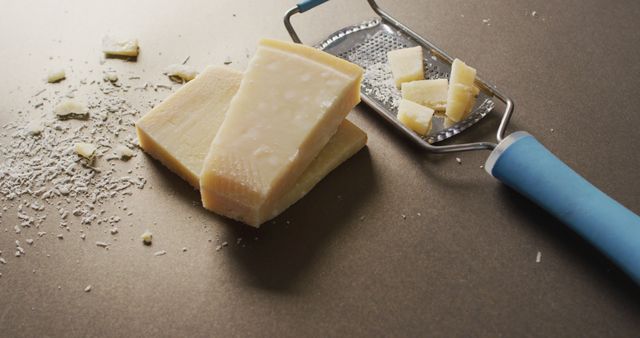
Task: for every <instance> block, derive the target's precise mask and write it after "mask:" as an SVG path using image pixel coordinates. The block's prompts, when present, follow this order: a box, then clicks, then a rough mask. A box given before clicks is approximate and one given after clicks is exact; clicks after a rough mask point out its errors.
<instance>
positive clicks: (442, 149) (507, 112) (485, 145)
mask: <svg viewBox="0 0 640 338" xmlns="http://www.w3.org/2000/svg"><path fill="white" fill-rule="evenodd" d="M325 1H326V0H325ZM322 2H324V1H322ZM367 2H368V3H369V6H370V7H371V9H372V10H373V11H374V12H375V13H376V14H377V15H379V16H380V19H381V20H382V21H383V22H384V23H386V24H388V25H391V26H393V27H394V28H396V29H397V30H399V31H401V32H403V33H405V34H407V35H408V36H409V37H411V38H413V39H414V40H415V41H416V42H418V44H420V45H421V46H422V47H423V48H428V49H429V50H432V51H434V52H435V53H437V54H438V56H440V57H441V58H443V59H444V60H445V61H446V62H448V63H449V64H451V63H453V58H452V57H451V56H449V54H447V53H445V52H444V51H443V50H442V49H440V48H438V47H437V46H436V45H434V44H433V43H431V42H429V41H428V40H426V39H424V38H423V37H421V36H420V35H418V34H417V33H415V32H414V31H412V30H411V29H409V28H408V27H407V26H405V25H403V24H402V23H400V22H399V21H398V20H396V19H394V18H393V17H392V16H391V15H389V14H388V13H387V12H385V11H384V10H383V9H382V8H380V6H378V4H377V3H376V2H375V0H367ZM309 9H310V8H309ZM304 11H306V9H305V10H301V9H300V7H299V6H296V7H293V8H291V9H290V10H288V11H287V13H286V14H285V16H284V25H285V27H286V29H287V31H288V32H289V35H290V36H291V39H292V40H293V41H294V42H296V43H302V41H300V38H299V37H298V34H297V33H296V31H295V29H294V28H293V26H292V25H291V17H292V16H293V15H295V14H298V13H302V12H304ZM476 84H479V85H480V88H482V89H483V90H486V91H487V92H488V93H489V94H491V95H493V97H495V98H497V99H498V100H500V101H501V102H502V103H503V104H504V107H505V108H504V111H503V113H502V119H501V120H500V125H499V126H498V130H497V133H496V139H497V141H498V142H501V141H502V140H503V139H504V134H505V132H506V129H507V125H508V124H509V121H510V120H511V116H512V115H513V106H514V104H513V101H512V100H511V99H510V98H509V97H507V96H506V95H504V94H503V93H502V92H500V91H499V90H497V89H496V88H495V86H493V85H491V84H489V83H487V82H485V81H484V80H483V79H482V78H480V77H476ZM361 97H362V101H364V102H365V103H366V104H367V105H369V106H370V107H371V108H372V109H373V110H375V111H376V112H377V113H378V114H379V115H381V116H382V117H384V118H385V119H387V120H389V122H391V125H393V126H395V127H396V128H397V129H399V130H400V131H401V132H403V133H405V134H408V136H409V137H411V138H412V139H413V140H414V141H415V142H416V143H417V144H419V145H420V146H421V147H422V148H424V149H426V150H428V151H431V152H434V153H451V152H462V151H474V150H493V149H494V148H495V147H496V146H497V145H496V144H495V143H491V142H474V143H461V144H451V145H443V146H439V145H433V144H429V143H428V142H426V141H425V140H423V139H422V138H420V137H419V136H417V135H416V134H414V133H408V132H407V131H406V130H404V129H403V128H402V127H401V126H400V125H399V124H398V123H397V122H396V121H392V120H391V118H390V117H389V115H388V114H386V113H384V111H383V108H381V107H380V106H379V105H378V104H376V103H375V102H374V101H373V100H371V99H370V98H369V97H367V96H366V95H364V94H363V95H361Z"/></svg>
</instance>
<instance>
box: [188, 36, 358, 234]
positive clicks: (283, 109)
mask: <svg viewBox="0 0 640 338" xmlns="http://www.w3.org/2000/svg"><path fill="white" fill-rule="evenodd" d="M362 72H363V71H362V69H361V68H360V67H358V66H356V65H354V64H352V63H349V62H347V61H344V60H342V59H339V58H337V57H335V56H332V55H330V54H327V53H324V52H321V51H319V50H317V49H315V48H312V47H308V46H303V45H299V44H294V43H289V42H281V41H275V40H262V41H261V42H260V44H259V46H258V49H257V51H256V54H255V56H254V57H253V59H252V60H251V62H250V64H249V67H248V69H247V72H246V73H245V76H244V78H243V80H242V83H241V85H240V89H239V90H238V93H237V94H236V96H234V98H233V100H232V102H231V104H230V107H229V110H228V111H227V115H226V117H225V120H224V122H223V124H222V126H221V127H220V129H219V131H218V134H217V135H216V137H215V138H214V140H213V142H212V144H211V148H210V149H209V153H208V155H207V157H206V159H205V163H204V167H203V171H202V174H201V177H200V191H201V196H202V202H203V205H204V207H205V208H207V209H209V210H211V211H214V212H216V213H218V214H222V215H225V216H227V217H230V218H234V219H237V220H240V221H242V222H245V223H247V224H249V225H253V226H258V225H260V224H261V223H263V222H264V221H266V220H268V219H270V218H272V217H274V216H275V215H276V214H277V205H278V203H279V201H280V200H281V199H282V198H283V196H284V195H285V194H286V192H287V191H288V190H290V189H291V188H292V187H293V186H294V185H295V183H296V181H297V180H298V178H299V177H300V175H301V174H302V173H303V172H304V171H305V169H306V168H307V167H308V166H309V164H310V163H311V162H312V161H313V159H314V158H315V157H316V156H317V155H318V154H319V152H320V150H321V149H322V148H323V147H324V146H325V145H326V144H327V142H328V141H329V139H330V138H331V137H332V136H333V135H334V134H335V132H336V130H337V128H338V126H339V125H340V124H341V123H342V121H343V120H344V118H345V116H346V115H347V113H349V111H350V110H351V109H352V108H353V107H354V106H355V105H356V104H357V103H358V102H359V101H360V81H361V79H362Z"/></svg>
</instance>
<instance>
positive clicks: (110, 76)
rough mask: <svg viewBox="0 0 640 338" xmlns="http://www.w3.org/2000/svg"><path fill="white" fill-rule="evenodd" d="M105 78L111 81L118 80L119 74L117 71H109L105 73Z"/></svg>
mask: <svg viewBox="0 0 640 338" xmlns="http://www.w3.org/2000/svg"><path fill="white" fill-rule="evenodd" d="M103 79H104V80H105V81H109V82H112V83H113V82H118V75H116V73H114V72H108V73H106V74H104V77H103Z"/></svg>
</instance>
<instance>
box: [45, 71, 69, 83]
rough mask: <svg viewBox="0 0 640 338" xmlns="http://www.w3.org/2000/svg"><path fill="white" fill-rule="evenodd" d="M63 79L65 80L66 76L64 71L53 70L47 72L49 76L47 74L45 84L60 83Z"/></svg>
mask: <svg viewBox="0 0 640 338" xmlns="http://www.w3.org/2000/svg"><path fill="white" fill-rule="evenodd" d="M65 78H66V75H65V72H64V69H54V70H52V71H49V74H47V82H49V83H56V82H60V81H62V80H64V79H65Z"/></svg>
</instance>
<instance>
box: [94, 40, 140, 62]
mask: <svg viewBox="0 0 640 338" xmlns="http://www.w3.org/2000/svg"><path fill="white" fill-rule="evenodd" d="M139 51H140V47H139V46H138V40H137V39H117V38H114V37H110V36H105V37H104V38H103V39H102V52H103V53H104V54H105V55H107V56H131V57H136V56H138V53H139Z"/></svg>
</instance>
